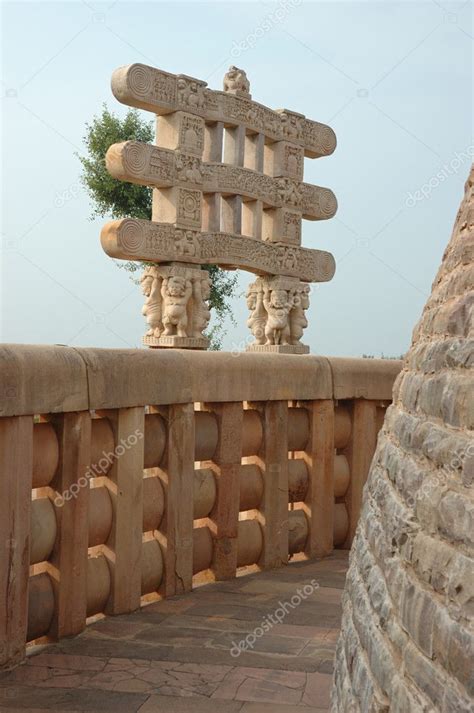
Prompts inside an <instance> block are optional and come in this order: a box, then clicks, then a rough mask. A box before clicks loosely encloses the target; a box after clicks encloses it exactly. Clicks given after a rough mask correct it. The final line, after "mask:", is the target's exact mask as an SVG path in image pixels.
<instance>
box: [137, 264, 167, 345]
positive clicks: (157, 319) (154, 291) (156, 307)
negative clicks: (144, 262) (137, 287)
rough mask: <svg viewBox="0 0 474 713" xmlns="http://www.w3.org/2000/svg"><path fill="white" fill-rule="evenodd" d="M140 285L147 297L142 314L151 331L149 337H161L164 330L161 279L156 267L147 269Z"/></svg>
mask: <svg viewBox="0 0 474 713" xmlns="http://www.w3.org/2000/svg"><path fill="white" fill-rule="evenodd" d="M140 283H141V286H142V292H143V294H144V295H145V297H146V300H145V304H144V305H143V307H142V314H143V315H144V316H145V317H146V321H147V324H148V325H149V327H150V328H149V330H148V332H147V336H149V337H159V336H160V334H161V332H162V330H163V323H162V321H161V294H160V287H161V279H160V277H159V275H158V273H157V271H156V268H155V267H147V268H145V270H144V272H143V274H142V276H141V278H140Z"/></svg>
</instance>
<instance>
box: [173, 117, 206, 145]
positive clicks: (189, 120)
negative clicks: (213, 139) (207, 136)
mask: <svg viewBox="0 0 474 713" xmlns="http://www.w3.org/2000/svg"><path fill="white" fill-rule="evenodd" d="M179 146H180V148H182V149H185V150H186V149H188V150H189V151H193V153H197V154H199V155H201V153H202V150H203V148H204V127H203V123H202V119H201V118H199V117H197V116H192V115H190V114H185V115H184V116H182V118H181V124H180V128H179Z"/></svg>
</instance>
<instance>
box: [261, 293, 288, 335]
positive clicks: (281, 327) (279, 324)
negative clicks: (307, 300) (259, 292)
mask: <svg viewBox="0 0 474 713" xmlns="http://www.w3.org/2000/svg"><path fill="white" fill-rule="evenodd" d="M263 304H264V306H265V309H266V311H267V315H268V317H267V323H266V325H265V336H266V338H267V341H266V344H289V339H290V325H289V322H288V315H289V313H290V310H291V308H292V307H293V300H292V298H290V296H289V294H288V292H287V290H282V289H275V290H271V289H269V288H268V287H266V286H265V287H264V296H263Z"/></svg>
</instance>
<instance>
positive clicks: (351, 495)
mask: <svg viewBox="0 0 474 713" xmlns="http://www.w3.org/2000/svg"><path fill="white" fill-rule="evenodd" d="M377 433H378V430H377V402H376V401H368V400H366V399H356V400H355V401H354V402H353V408H352V433H351V439H350V441H349V445H348V446H347V448H346V449H345V450H344V453H345V455H346V456H347V459H348V461H349V466H350V472H351V479H350V481H349V487H348V489H347V493H346V495H345V502H346V507H347V512H348V516H349V530H348V533H347V538H346V541H345V543H344V547H346V548H349V547H350V546H351V544H352V540H353V539H354V534H355V530H356V527H357V521H358V519H359V514H360V509H361V505H362V491H363V489H364V484H365V481H366V480H367V475H368V473H369V468H370V464H371V462H372V458H373V455H374V452H375V446H376V443H377Z"/></svg>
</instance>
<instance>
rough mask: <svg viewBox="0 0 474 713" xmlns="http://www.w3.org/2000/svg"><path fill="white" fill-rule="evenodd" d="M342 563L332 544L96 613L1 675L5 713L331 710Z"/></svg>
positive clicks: (343, 558) (0, 704)
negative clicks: (274, 566)
mask: <svg viewBox="0 0 474 713" xmlns="http://www.w3.org/2000/svg"><path fill="white" fill-rule="evenodd" d="M346 569H347V552H343V551H340V550H339V551H336V552H335V553H334V554H333V555H332V556H331V557H328V558H327V559H325V560H323V561H320V562H295V563H292V564H290V565H289V566H288V567H285V568H283V569H279V570H274V571H267V572H261V573H256V574H250V575H248V576H242V577H239V578H237V579H234V580H231V581H229V582H221V583H215V584H209V585H205V586H202V587H199V588H197V589H196V590H194V591H193V592H192V593H189V594H185V595H182V596H177V597H173V598H171V599H167V600H165V601H161V602H156V603H154V604H151V605H149V606H147V607H145V608H144V609H142V610H141V611H139V612H136V613H134V614H131V615H127V616H119V617H114V618H106V619H103V620H101V621H98V622H96V623H95V624H92V625H90V626H89V627H88V628H87V629H86V631H84V632H83V633H82V634H81V635H79V636H77V637H75V638H72V639H66V640H63V641H61V642H60V643H58V644H52V645H50V646H47V647H42V648H41V649H40V651H39V652H37V653H34V654H32V655H30V656H29V657H28V659H27V662H26V663H25V664H24V665H22V666H19V667H18V668H16V669H15V670H13V671H10V672H4V673H2V674H0V711H5V712H6V713H15V712H16V713H20V712H21V713H25V711H29V713H46V711H57V712H64V711H84V712H85V711H87V713H109V712H110V713H112V712H113V713H121V712H122V711H123V713H138V712H139V713H161V711H173V712H174V713H188V712H189V713H214V712H215V713H236V712H237V711H239V712H240V713H296V712H297V711H298V712H299V713H304V711H305V710H306V711H315V712H316V713H322V712H323V711H328V710H329V693H330V688H331V678H332V670H333V656H334V650H335V645H336V639H337V636H338V632H339V624H340V617H341V608H340V600H341V595H342V589H343V587H344V579H345V572H346ZM314 580H315V582H316V583H317V586H316V585H315V582H314ZM311 582H313V583H312V584H311ZM305 585H306V589H304V588H305ZM298 590H299V592H300V594H298ZM310 590H312V592H310ZM308 592H310V593H309V595H308V594H307V593H308ZM292 597H293V602H292ZM292 606H293V608H292ZM286 612H287V613H286ZM278 620H280V622H279V621H278ZM264 629H266V631H264ZM246 637H248V639H247V642H248V646H247V650H246V651H242V650H241V651H240V652H239V651H238V650H237V645H238V644H239V642H245V641H246ZM241 648H242V647H241Z"/></svg>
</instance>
